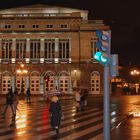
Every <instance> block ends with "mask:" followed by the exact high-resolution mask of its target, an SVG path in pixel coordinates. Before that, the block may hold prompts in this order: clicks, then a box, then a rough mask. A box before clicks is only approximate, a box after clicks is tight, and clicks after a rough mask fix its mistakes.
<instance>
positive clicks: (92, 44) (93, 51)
mask: <svg viewBox="0 0 140 140" xmlns="http://www.w3.org/2000/svg"><path fill="white" fill-rule="evenodd" d="M96 42H97V39H96V38H92V39H91V58H92V59H94V55H95V53H96V52H98V51H99V49H98V48H96V47H95V44H96Z"/></svg>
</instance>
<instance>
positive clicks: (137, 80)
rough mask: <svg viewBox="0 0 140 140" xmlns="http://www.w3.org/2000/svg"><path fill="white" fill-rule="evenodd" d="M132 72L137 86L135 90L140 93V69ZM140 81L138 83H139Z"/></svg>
mask: <svg viewBox="0 0 140 140" xmlns="http://www.w3.org/2000/svg"><path fill="white" fill-rule="evenodd" d="M130 74H131V75H132V76H133V77H134V78H133V80H134V85H133V86H134V87H135V92H136V94H138V93H139V75H140V71H139V70H136V69H134V70H132V71H131V72H130ZM137 82H138V83H137Z"/></svg>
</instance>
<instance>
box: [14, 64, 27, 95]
mask: <svg viewBox="0 0 140 140" xmlns="http://www.w3.org/2000/svg"><path fill="white" fill-rule="evenodd" d="M16 72H17V74H20V75H21V94H24V88H23V82H24V79H23V76H24V75H26V74H27V73H28V70H26V69H24V64H21V65H20V68H19V69H17V71H16Z"/></svg>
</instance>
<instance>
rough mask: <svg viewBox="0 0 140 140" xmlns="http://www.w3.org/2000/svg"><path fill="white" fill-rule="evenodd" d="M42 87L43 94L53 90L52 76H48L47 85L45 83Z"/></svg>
mask: <svg viewBox="0 0 140 140" xmlns="http://www.w3.org/2000/svg"><path fill="white" fill-rule="evenodd" d="M44 87H45V92H46V91H49V90H51V89H54V88H55V86H54V77H53V76H49V81H48V83H46V82H45V86H44Z"/></svg>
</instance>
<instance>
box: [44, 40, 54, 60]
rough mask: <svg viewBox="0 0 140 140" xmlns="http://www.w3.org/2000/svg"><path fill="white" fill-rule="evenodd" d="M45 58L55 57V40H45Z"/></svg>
mask: <svg viewBox="0 0 140 140" xmlns="http://www.w3.org/2000/svg"><path fill="white" fill-rule="evenodd" d="M44 53H45V54H44V55H45V58H54V57H55V39H45V52H44Z"/></svg>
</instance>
